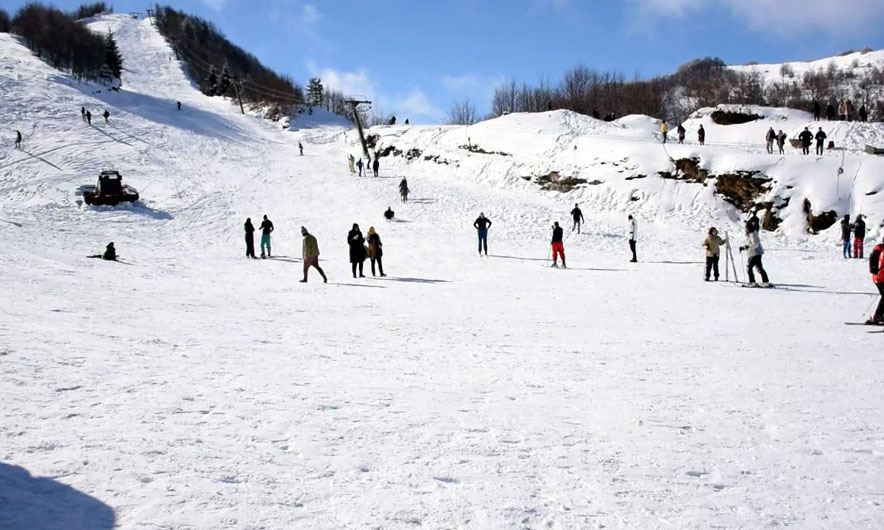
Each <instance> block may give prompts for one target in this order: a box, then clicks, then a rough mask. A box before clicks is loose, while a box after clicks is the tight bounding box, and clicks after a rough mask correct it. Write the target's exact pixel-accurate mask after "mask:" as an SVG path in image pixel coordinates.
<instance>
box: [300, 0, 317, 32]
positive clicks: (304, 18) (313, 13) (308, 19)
mask: <svg viewBox="0 0 884 530" xmlns="http://www.w3.org/2000/svg"><path fill="white" fill-rule="evenodd" d="M321 18H322V13H320V12H319V9H317V8H316V6H315V5H313V4H304V5H302V6H301V13H300V15H299V16H298V19H299V20H300V22H301V24H302V25H303V26H305V27H310V26H313V25H315V24H316V23H317V22H319V19H321Z"/></svg>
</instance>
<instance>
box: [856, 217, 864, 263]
mask: <svg viewBox="0 0 884 530" xmlns="http://www.w3.org/2000/svg"><path fill="white" fill-rule="evenodd" d="M865 241H866V222H865V221H863V216H862V214H860V215H857V216H856V222H854V223H853V257H854V258H859V259H862V257H863V250H864V249H863V247H864V246H865Z"/></svg>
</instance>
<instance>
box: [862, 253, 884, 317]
mask: <svg viewBox="0 0 884 530" xmlns="http://www.w3.org/2000/svg"><path fill="white" fill-rule="evenodd" d="M869 272H871V273H872V281H873V282H874V283H875V287H877V288H878V292H879V293H881V300H879V301H878V308H877V309H875V314H874V315H872V318H870V319H869V320H868V321H866V324H878V325H884V239H882V240H881V242H880V243H878V244H877V245H875V248H873V249H872V253H871V254H869Z"/></svg>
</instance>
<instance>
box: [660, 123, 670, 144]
mask: <svg viewBox="0 0 884 530" xmlns="http://www.w3.org/2000/svg"><path fill="white" fill-rule="evenodd" d="M660 134H661V135H662V136H663V143H664V144H665V143H666V136H667V135H668V134H669V126H668V125H666V120H663V121H662V122H661V123H660Z"/></svg>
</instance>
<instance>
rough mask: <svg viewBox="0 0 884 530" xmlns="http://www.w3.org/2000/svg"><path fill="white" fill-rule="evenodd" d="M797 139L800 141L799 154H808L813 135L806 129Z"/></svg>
mask: <svg viewBox="0 0 884 530" xmlns="http://www.w3.org/2000/svg"><path fill="white" fill-rule="evenodd" d="M798 139H799V140H801V153H802V154H805V155H809V154H810V143H811V142H812V141H813V133H812V132H810V129H808V128H807V127H805V128H804V130H803V131H801V134H799V135H798Z"/></svg>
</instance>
